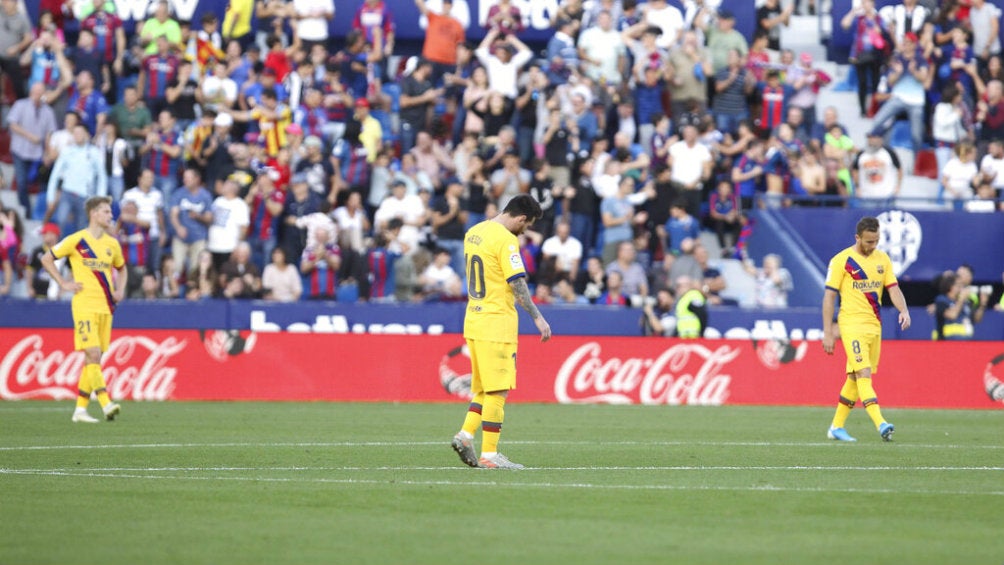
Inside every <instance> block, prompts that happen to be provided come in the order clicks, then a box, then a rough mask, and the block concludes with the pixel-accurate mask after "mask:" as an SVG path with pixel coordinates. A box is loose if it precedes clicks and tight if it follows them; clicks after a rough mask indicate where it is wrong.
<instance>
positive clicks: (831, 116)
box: [809, 106, 847, 151]
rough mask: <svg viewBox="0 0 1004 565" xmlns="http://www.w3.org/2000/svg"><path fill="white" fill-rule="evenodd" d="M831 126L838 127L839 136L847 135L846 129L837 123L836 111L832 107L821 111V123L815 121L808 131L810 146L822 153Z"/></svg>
mask: <svg viewBox="0 0 1004 565" xmlns="http://www.w3.org/2000/svg"><path fill="white" fill-rule="evenodd" d="M833 126H838V127H839V128H840V135H841V136H843V135H846V134H847V128H845V127H844V126H843V125H842V124H841V123H840V121H839V118H838V116H837V109H836V108H835V107H833V106H827V107H826V108H825V109H824V110H823V119H822V121H817V122H816V123H815V124H813V126H812V131H810V132H809V133H810V135H811V139H810V141H809V143H810V145H812V146H813V147H815V148H816V149H818V150H820V151H822V149H823V144H824V143H825V142H826V135H827V134H829V133H830V130H832V129H833Z"/></svg>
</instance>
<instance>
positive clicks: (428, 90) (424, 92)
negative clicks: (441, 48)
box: [399, 59, 444, 154]
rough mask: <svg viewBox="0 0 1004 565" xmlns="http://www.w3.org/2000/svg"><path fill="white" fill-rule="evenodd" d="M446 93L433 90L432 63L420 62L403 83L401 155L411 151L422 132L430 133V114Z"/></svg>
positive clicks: (439, 89) (440, 89) (438, 89)
mask: <svg viewBox="0 0 1004 565" xmlns="http://www.w3.org/2000/svg"><path fill="white" fill-rule="evenodd" d="M443 93H444V90H443V89H442V88H433V85H432V62H431V61H428V60H424V59H421V60H418V62H417V63H416V65H415V68H414V70H412V71H411V72H410V73H408V74H407V75H406V76H405V77H404V79H402V81H401V101H400V104H401V111H400V113H399V115H400V118H401V153H402V154H404V153H407V152H409V151H411V148H412V147H414V146H415V139H416V137H417V136H418V132H420V131H428V125H429V121H428V120H429V114H430V113H431V111H432V107H433V104H434V103H435V102H436V99H437V98H439V97H441V96H442V95H443Z"/></svg>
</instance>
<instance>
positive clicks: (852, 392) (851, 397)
mask: <svg viewBox="0 0 1004 565" xmlns="http://www.w3.org/2000/svg"><path fill="white" fill-rule="evenodd" d="M857 401H858V385H857V383H855V382H854V379H852V378H850V377H847V380H846V381H844V386H843V388H841V389H840V399H839V402H837V413H836V414H834V415H833V424H832V425H833V427H834V428H842V427H844V424H846V423H847V417H848V416H850V415H851V409H852V408H854V404H855V403H856V402H857Z"/></svg>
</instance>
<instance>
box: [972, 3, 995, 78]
mask: <svg viewBox="0 0 1004 565" xmlns="http://www.w3.org/2000/svg"><path fill="white" fill-rule="evenodd" d="M1000 19H1001V9H1000V8H998V7H997V6H996V5H994V4H993V3H991V2H987V0H972V6H970V8H969V27H970V28H971V29H972V32H973V52H974V53H975V54H976V60H977V63H978V65H979V70H980V71H983V70H985V69H986V68H987V65H988V63H989V61H990V57H993V56H995V55H1000V54H1001V41H1000V37H999V36H998V33H999V31H1000Z"/></svg>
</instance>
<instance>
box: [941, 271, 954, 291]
mask: <svg viewBox="0 0 1004 565" xmlns="http://www.w3.org/2000/svg"><path fill="white" fill-rule="evenodd" d="M955 279H956V276H955V273H953V272H947V273H944V274H942V275H941V277H940V278H939V279H938V294H948V291H950V290H952V287H953V286H955Z"/></svg>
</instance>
